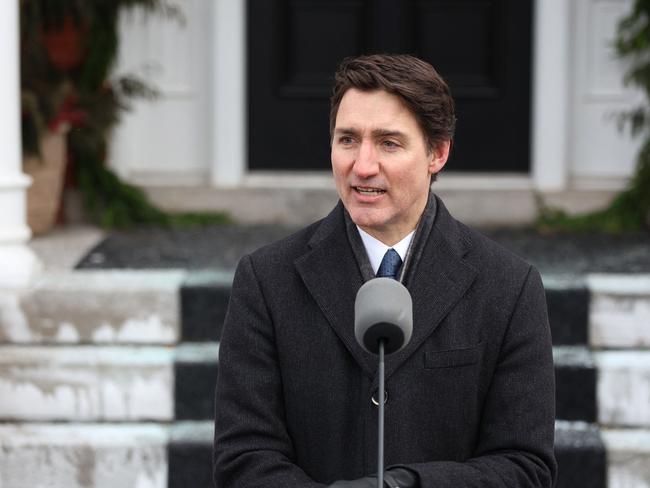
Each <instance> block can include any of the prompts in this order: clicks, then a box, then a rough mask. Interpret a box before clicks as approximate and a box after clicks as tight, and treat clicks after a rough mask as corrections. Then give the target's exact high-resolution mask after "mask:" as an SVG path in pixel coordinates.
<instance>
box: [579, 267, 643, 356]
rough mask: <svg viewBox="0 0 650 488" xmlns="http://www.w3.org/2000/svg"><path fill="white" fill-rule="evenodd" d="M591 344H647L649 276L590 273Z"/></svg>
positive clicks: (605, 346) (606, 346)
mask: <svg viewBox="0 0 650 488" xmlns="http://www.w3.org/2000/svg"><path fill="white" fill-rule="evenodd" d="M587 283H588V286H589V289H590V291H591V305H590V311H589V336H590V343H591V345H592V346H594V347H598V348H640V347H650V277H649V276H647V275H626V276H621V275H592V276H590V277H589V278H588V280H587Z"/></svg>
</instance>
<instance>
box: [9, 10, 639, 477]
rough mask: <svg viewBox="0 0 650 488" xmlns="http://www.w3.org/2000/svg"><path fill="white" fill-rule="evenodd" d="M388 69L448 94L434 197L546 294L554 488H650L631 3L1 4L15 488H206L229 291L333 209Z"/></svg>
mask: <svg viewBox="0 0 650 488" xmlns="http://www.w3.org/2000/svg"><path fill="white" fill-rule="evenodd" d="M371 52H408V53H412V54H415V55H417V56H419V57H422V58H423V59H425V60H427V61H429V62H430V63H431V64H432V65H433V66H434V67H436V69H437V70H438V71H439V72H440V73H441V75H442V76H443V77H444V78H445V79H446V80H447V81H448V82H449V84H450V86H451V89H452V93H453V95H454V98H455V100H456V103H457V117H458V125H457V132H456V137H455V141H454V149H453V154H452V157H451V159H450V161H449V163H448V164H447V166H446V169H445V171H444V173H443V174H442V175H441V176H440V178H439V179H438V181H437V182H436V183H435V185H434V191H435V192H436V193H437V194H439V195H440V196H441V197H442V198H443V200H444V201H445V203H446V205H447V206H448V207H449V209H450V210H451V212H452V214H454V216H455V217H457V218H458V219H460V220H462V221H464V222H465V223H468V224H471V225H473V226H476V227H479V228H481V229H482V230H483V231H484V232H486V233H487V234H488V235H490V236H491V237H493V238H494V239H496V240H499V241H500V242H502V243H503V244H504V245H506V246H508V247H510V248H511V249H512V250H513V251H515V252H517V253H519V254H521V255H523V256H524V257H525V258H526V259H528V260H530V261H531V262H533V263H534V264H535V265H537V266H538V267H539V268H540V270H541V271H542V274H543V277H544V284H545V287H546V291H547V298H548V305H549V313H550V318H551V327H552V331H553V338H554V355H555V360H556V380H557V397H558V398H557V419H558V421H557V426H556V432H557V436H556V437H557V446H556V452H557V456H558V459H559V461H560V479H559V481H558V486H560V487H583V486H584V487H604V486H610V487H634V488H637V487H640V488H642V487H650V349H649V348H650V232H649V230H648V229H649V228H650V145H649V144H650V142H649V141H650V132H649V131H648V126H647V124H648V107H649V101H648V100H649V99H648V93H649V92H650V74H649V73H650V66H649V65H648V60H649V59H650V56H649V55H648V53H649V52H650V6H648V5H647V2H644V1H641V0H471V1H470V0H455V1H449V0H419V1H402V2H395V1H391V0H329V1H323V0H112V1H111V0H5V1H3V2H0V66H1V67H2V73H3V76H2V77H1V78H0V101H1V104H0V106H2V107H3V110H1V111H0V202H1V203H0V487H2V488H8V487H10V488H14V487H27V486H29V487H66V488H67V487H70V488H76V487H80V488H81V487H84V488H100V487H101V488H103V487H108V486H111V487H112V486H122V487H138V488H148V487H172V486H173V487H181V486H182V487H186V486H193V487H194V486H196V487H203V486H210V449H211V442H212V425H211V418H212V415H213V411H214V408H215V406H214V405H213V392H214V381H215V379H216V374H217V369H218V341H219V334H220V328H221V323H222V321H223V316H224V313H225V309H226V306H227V302H228V296H229V289H230V283H231V279H232V272H233V269H234V266H235V265H236V263H237V261H238V259H239V258H240V257H241V256H242V255H243V254H244V253H246V252H249V251H251V250H253V249H255V248H256V247H258V246H260V245H263V244H265V243H267V242H270V241H272V240H275V239H278V238H280V237H282V236H284V235H287V234H288V233H290V232H292V231H293V230H295V229H297V228H299V227H300V226H302V225H304V224H307V223H310V222H312V221H314V220H316V219H318V218H321V217H322V216H324V215H326V214H327V212H329V210H330V209H331V208H332V207H333V205H334V204H335V203H336V201H337V196H336V191H335V188H334V185H333V182H332V180H331V176H330V170H329V166H330V162H329V125H328V124H329V121H328V116H329V96H330V91H331V84H332V79H333V73H334V71H335V69H336V66H337V65H338V63H339V62H340V60H341V59H343V58H344V57H345V56H350V55H356V54H362V53H371ZM216 408H218V405H217V406H216Z"/></svg>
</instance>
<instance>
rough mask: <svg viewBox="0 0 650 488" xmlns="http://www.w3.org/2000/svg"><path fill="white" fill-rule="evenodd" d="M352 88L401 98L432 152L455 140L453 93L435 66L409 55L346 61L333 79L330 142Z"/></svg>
mask: <svg viewBox="0 0 650 488" xmlns="http://www.w3.org/2000/svg"><path fill="white" fill-rule="evenodd" d="M350 88H356V89H358V90H362V91H372V90H385V91H387V92H388V93H392V94H393V95H396V96H398V97H399V98H401V99H402V101H403V102H404V104H405V105H406V107H407V108H408V109H409V110H410V111H411V113H412V114H413V115H414V116H415V119H416V120H417V122H418V124H419V126H420V129H422V133H423V134H424V139H425V142H426V143H427V147H428V149H429V150H430V151H431V150H433V148H434V147H436V146H437V145H438V144H439V143H441V142H443V141H447V140H452V139H453V137H454V129H455V126H456V116H455V114H454V100H453V99H452V98H451V91H450V90H449V87H448V86H447V83H445V81H444V80H443V79H442V77H441V76H440V75H439V74H438V73H437V71H436V70H435V69H434V68H433V66H431V65H430V64H429V63H427V62H425V61H422V60H421V59H418V58H416V57H414V56H410V55H408V54H372V55H368V56H358V57H350V58H345V59H344V60H343V62H342V63H341V64H340V66H339V69H338V70H337V71H336V74H335V75H334V91H333V94H332V98H331V99H330V138H331V137H332V136H333V135H334V126H335V125H336V114H337V113H338V110H339V105H340V103H341V99H342V98H343V95H345V92H346V91H348V90H349V89H350Z"/></svg>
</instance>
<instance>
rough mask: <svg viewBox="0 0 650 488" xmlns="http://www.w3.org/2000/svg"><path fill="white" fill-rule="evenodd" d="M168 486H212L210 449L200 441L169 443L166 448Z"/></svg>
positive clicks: (183, 487)
mask: <svg viewBox="0 0 650 488" xmlns="http://www.w3.org/2000/svg"><path fill="white" fill-rule="evenodd" d="M167 456H168V458H169V461H168V480H167V487H168V488H188V487H192V488H214V485H213V484H212V449H211V446H206V445H204V444H200V443H196V444H194V443H171V444H170V445H169V447H168V448H167Z"/></svg>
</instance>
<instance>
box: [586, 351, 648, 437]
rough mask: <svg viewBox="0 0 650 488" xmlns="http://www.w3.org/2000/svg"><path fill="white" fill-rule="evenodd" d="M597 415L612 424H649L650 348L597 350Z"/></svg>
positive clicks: (643, 425) (642, 425)
mask: <svg viewBox="0 0 650 488" xmlns="http://www.w3.org/2000/svg"><path fill="white" fill-rule="evenodd" d="M594 361H595V363H596V366H597V368H598V386H597V391H598V419H599V422H600V423H601V424H602V425H605V426H613V427H618V426H621V427H624V426H631V427H650V351H598V352H595V353H594Z"/></svg>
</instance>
